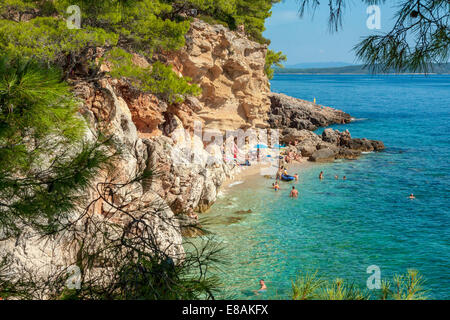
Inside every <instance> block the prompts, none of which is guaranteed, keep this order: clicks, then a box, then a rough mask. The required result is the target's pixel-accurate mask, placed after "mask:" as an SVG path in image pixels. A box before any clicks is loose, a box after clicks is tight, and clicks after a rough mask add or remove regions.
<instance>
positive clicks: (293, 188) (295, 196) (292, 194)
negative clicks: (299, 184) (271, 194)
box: [290, 187, 298, 198]
mask: <svg viewBox="0 0 450 320" xmlns="http://www.w3.org/2000/svg"><path fill="white" fill-rule="evenodd" d="M290 197H291V198H298V191H297V189H295V187H292V191H291V194H290Z"/></svg>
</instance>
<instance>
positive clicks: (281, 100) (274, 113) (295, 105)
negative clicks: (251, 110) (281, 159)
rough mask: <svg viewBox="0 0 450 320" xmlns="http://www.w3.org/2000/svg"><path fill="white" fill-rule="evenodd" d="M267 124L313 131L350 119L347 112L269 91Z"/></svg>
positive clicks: (347, 121)
mask: <svg viewBox="0 0 450 320" xmlns="http://www.w3.org/2000/svg"><path fill="white" fill-rule="evenodd" d="M269 97H270V101H271V106H270V112H269V124H270V126H271V127H272V128H293V129H298V130H303V129H304V130H310V131H314V130H316V129H317V128H318V127H326V126H329V125H332V124H344V123H349V122H350V121H351V117H350V115H349V114H347V113H345V112H343V111H341V110H336V109H333V108H330V107H325V106H321V105H317V104H314V103H313V102H310V101H306V100H301V99H297V98H293V97H289V96H287V95H285V94H280V93H271V94H270V95H269Z"/></svg>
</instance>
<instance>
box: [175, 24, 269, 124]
mask: <svg viewBox="0 0 450 320" xmlns="http://www.w3.org/2000/svg"><path fill="white" fill-rule="evenodd" d="M266 52H267V47H266V46H265V45H260V44H258V43H256V42H254V41H251V40H248V39H247V38H246V37H245V36H244V35H242V34H239V33H236V32H232V31H230V30H228V29H227V28H225V27H223V26H221V25H214V26H211V25H209V24H207V23H205V22H203V21H201V20H198V19H195V20H194V22H193V23H192V24H191V29H190V31H189V33H188V34H187V36H186V46H185V47H184V48H183V49H181V50H180V51H179V52H177V53H175V54H173V55H171V56H170V57H169V59H168V60H169V62H170V63H172V64H173V65H174V66H175V68H176V70H177V71H179V72H180V74H182V75H183V76H187V77H190V78H192V79H193V82H195V83H197V84H199V85H200V87H201V88H202V90H203V92H202V95H201V96H200V97H199V98H198V101H199V102H200V103H199V104H197V106H196V107H195V108H196V110H195V113H196V114H197V115H198V116H199V117H200V118H201V119H202V120H203V121H204V123H205V126H206V127H207V128H214V129H220V130H226V129H238V128H247V127H251V126H253V127H260V128H265V127H267V126H268V124H267V113H268V111H269V108H270V99H269V98H268V94H269V92H270V86H269V81H268V79H267V77H266V75H265V74H264V65H265V56H266ZM180 119H181V117H180ZM182 120H183V119H182ZM183 123H184V122H183ZM184 124H185V123H184ZM185 126H186V124H185Z"/></svg>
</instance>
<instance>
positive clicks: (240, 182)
mask: <svg viewBox="0 0 450 320" xmlns="http://www.w3.org/2000/svg"><path fill="white" fill-rule="evenodd" d="M243 183H244V181H236V182H233V183H230V184H229V185H228V187H229V188H231V187H234V186H237V185H238V184H243Z"/></svg>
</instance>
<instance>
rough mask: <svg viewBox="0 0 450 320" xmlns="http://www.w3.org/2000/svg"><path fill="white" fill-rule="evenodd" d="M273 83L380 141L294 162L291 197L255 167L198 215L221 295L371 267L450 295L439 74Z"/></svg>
mask: <svg viewBox="0 0 450 320" xmlns="http://www.w3.org/2000/svg"><path fill="white" fill-rule="evenodd" d="M272 90H273V91H275V92H281V93H285V94H288V95H291V96H294V97H297V98H302V99H307V100H313V99H314V97H316V99H317V102H318V103H319V104H322V105H327V106H331V107H335V108H338V109H342V110H344V111H346V112H348V113H350V114H351V115H352V116H353V117H355V118H356V119H358V121H355V122H353V123H351V124H348V125H338V126H334V127H335V128H337V129H339V130H344V129H349V131H350V132H351V134H352V136H353V137H367V138H370V139H379V140H382V141H383V142H384V143H385V145H386V151H384V152H380V153H371V154H366V155H364V156H363V157H362V158H360V159H359V160H357V161H338V162H334V163H329V164H319V165H310V166H308V167H307V168H303V169H300V170H299V175H300V182H299V183H298V184H297V186H298V188H299V189H300V198H299V199H297V200H293V199H290V198H289V197H288V195H289V189H290V184H288V183H284V184H282V190H280V191H279V192H274V191H273V190H271V189H270V188H269V186H270V185H271V183H272V182H273V181H270V180H266V179H264V178H262V177H257V178H253V179H250V180H249V181H246V182H244V183H242V184H240V185H237V186H234V187H233V188H231V189H230V190H229V191H227V193H225V194H224V195H223V196H222V197H221V198H220V200H219V201H218V202H217V203H216V204H215V206H214V207H213V208H212V210H211V212H210V213H208V214H206V215H204V217H206V218H207V219H208V221H210V224H209V225H208V228H209V229H210V230H212V231H213V232H215V233H216V234H217V240H218V241H221V242H223V243H224V245H225V246H226V249H225V253H226V255H227V264H226V265H224V266H222V268H221V271H220V272H218V274H219V276H220V278H221V280H222V282H223V283H224V287H223V294H222V295H221V296H220V297H222V298H226V297H232V298H240V299H261V298H262V299H287V298H289V293H290V288H291V280H292V279H294V277H295V275H296V272H297V271H299V270H301V271H314V270H316V269H318V270H319V272H320V274H321V275H323V276H324V277H326V278H328V279H334V278H336V277H340V278H344V279H346V280H349V281H350V282H354V283H355V284H356V285H358V286H360V287H361V288H364V287H365V284H366V280H367V278H368V276H369V274H367V273H366V269H367V267H368V266H370V265H377V266H379V267H380V269H381V277H382V278H384V279H391V278H392V276H393V275H394V274H395V273H404V272H405V271H406V269H408V268H414V269H418V270H420V272H421V273H422V274H423V276H424V277H425V279H426V280H427V289H429V290H430V294H429V295H430V297H431V298H435V299H436V298H437V299H449V298H450V228H449V223H450V209H449V206H450V201H449V200H450V164H449V159H450V76H428V77H425V76H404V75H401V76H365V75H277V76H276V77H275V78H274V79H273V81H272ZM321 130H323V129H321ZM321 130H318V131H319V132H320V131H321ZM294 170H295V171H297V169H295V168H292V169H291V171H294ZM321 170H323V171H324V172H325V179H324V181H319V180H318V174H319V172H320V171H321ZM291 173H295V172H291ZM334 175H338V176H339V177H340V178H341V177H342V176H344V175H346V176H347V178H348V180H347V181H343V180H342V179H340V180H337V181H336V180H335V179H334ZM410 193H414V194H415V195H416V197H417V199H416V200H409V199H408V198H407V197H408V195H409V194H410ZM248 209H251V210H252V213H245V214H243V213H236V211H238V210H248ZM260 278H264V279H265V280H266V282H267V285H268V287H269V290H268V291H267V293H264V294H262V295H259V296H256V295H255V294H253V293H252V292H251V290H253V289H257V288H258V279H260Z"/></svg>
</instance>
